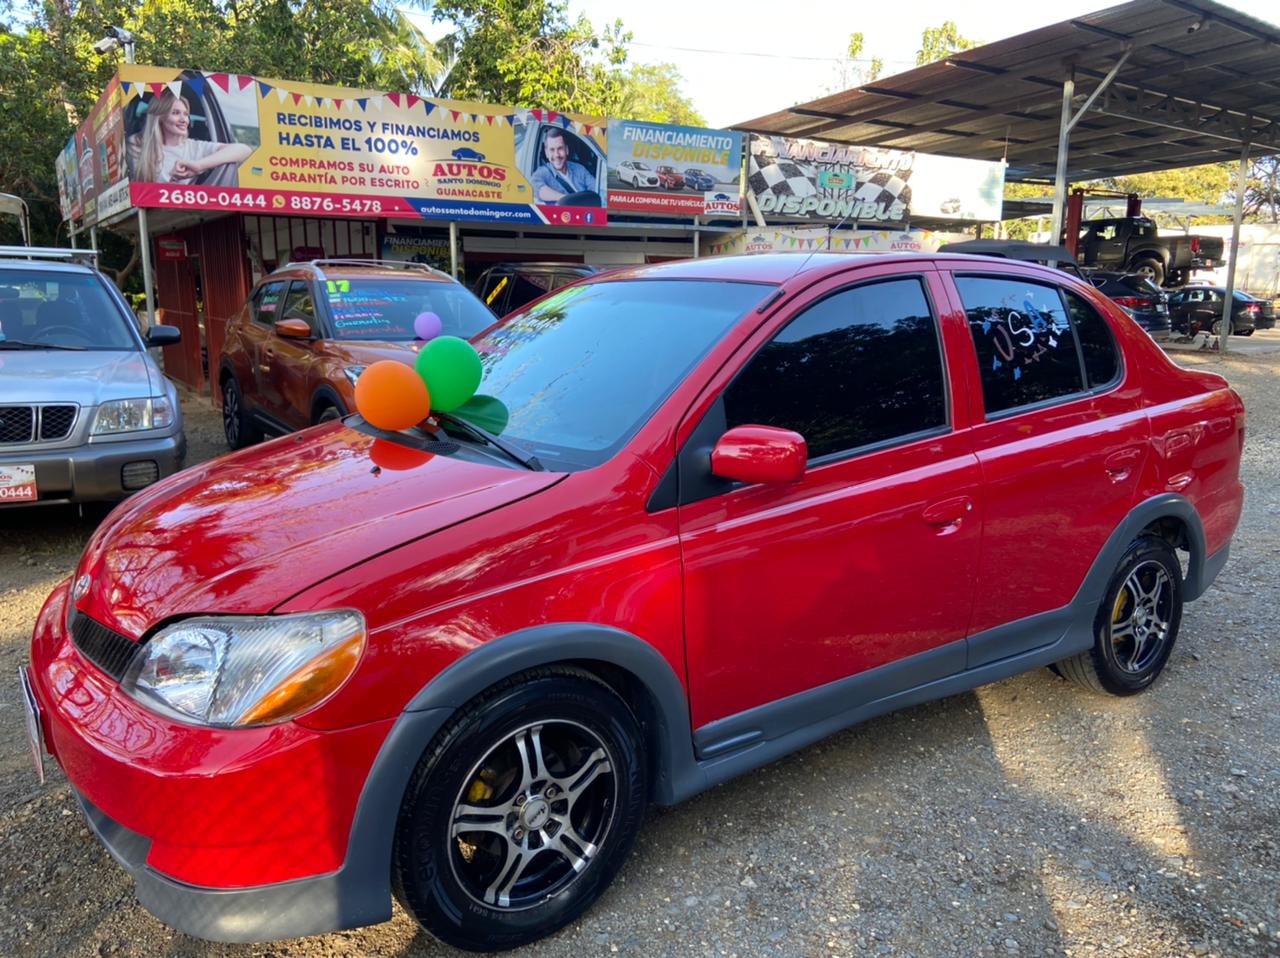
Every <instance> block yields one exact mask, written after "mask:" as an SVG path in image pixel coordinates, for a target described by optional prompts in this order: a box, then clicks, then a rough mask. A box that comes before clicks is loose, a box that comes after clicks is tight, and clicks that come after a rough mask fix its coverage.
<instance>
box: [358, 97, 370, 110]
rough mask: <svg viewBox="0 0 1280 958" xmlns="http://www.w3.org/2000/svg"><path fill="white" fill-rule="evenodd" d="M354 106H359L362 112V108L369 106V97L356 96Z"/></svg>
mask: <svg viewBox="0 0 1280 958" xmlns="http://www.w3.org/2000/svg"><path fill="white" fill-rule="evenodd" d="M356 106H358V107H360V110H361V112H363V111H364V110H365V109H366V108H367V107H368V106H369V99H368V97H359V98H357V100H356Z"/></svg>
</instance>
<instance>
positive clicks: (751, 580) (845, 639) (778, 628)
mask: <svg viewBox="0 0 1280 958" xmlns="http://www.w3.org/2000/svg"><path fill="white" fill-rule="evenodd" d="M868 272H870V275H869V276H868ZM859 276H860V277H867V278H866V279H859V280H858V281H857V282H855V283H850V282H849V281H848V280H832V281H829V282H827V283H824V284H822V285H820V286H819V287H817V288H816V289H814V290H812V291H811V292H809V293H808V294H807V295H805V296H804V297H803V298H802V299H800V300H799V302H798V304H797V305H796V306H794V307H793V308H791V309H790V310H788V311H787V313H786V314H785V316H784V317H780V318H779V319H778V320H776V321H774V322H773V323H771V324H769V327H768V328H767V329H765V330H762V331H761V332H759V333H757V335H756V336H755V337H754V338H753V339H752V340H751V341H750V342H749V343H748V344H746V345H745V346H744V347H743V350H742V351H741V352H740V353H739V355H740V356H742V357H743V359H742V360H739V364H738V368H736V371H734V370H731V369H726V370H724V371H722V372H721V374H720V378H719V380H718V381H717V383H715V384H713V387H712V388H713V390H714V389H718V390H720V391H719V394H718V396H717V397H716V398H715V400H714V402H713V403H712V404H711V405H710V407H709V408H708V409H707V410H706V412H705V414H701V412H699V413H698V418H697V425H696V427H694V428H693V429H692V433H691V435H690V436H689V438H688V440H687V442H685V443H684V444H683V447H682V451H681V454H680V460H679V485H680V499H681V502H680V505H679V522H680V542H681V549H682V555H683V562H684V612H685V636H686V650H687V651H686V654H687V659H688V668H689V686H690V696H691V702H692V711H693V720H694V726H695V728H696V729H698V730H699V731H698V733H697V736H696V741H697V744H698V748H699V750H700V753H701V754H702V755H704V756H709V755H712V754H716V753H717V752H718V751H720V750H722V749H724V748H726V747H727V746H726V745H725V742H729V743H732V742H735V741H740V740H741V736H740V735H739V734H738V732H737V731H736V729H737V725H738V724H741V723H742V722H747V723H748V724H752V725H753V727H754V728H755V730H756V732H758V731H759V726H758V725H755V724H754V723H756V719H755V716H757V715H759V714H760V710H761V707H764V708H765V709H781V710H782V713H787V714H788V715H791V716H792V718H783V719H781V721H782V723H783V725H787V724H789V723H791V722H793V721H794V722H798V723H799V724H808V723H810V720H813V721H816V718H817V713H815V712H813V711H812V710H811V709H809V710H805V709H801V711H802V712H803V713H804V714H803V715H800V716H799V718H798V719H797V718H795V713H794V710H793V709H792V706H795V705H796V704H797V703H798V702H799V701H800V699H798V698H797V696H799V695H800V694H801V693H805V692H807V691H809V690H813V689H816V688H817V687H819V686H824V685H827V684H828V683H833V682H838V681H839V680H845V679H848V680H850V681H855V680H854V679H852V678H851V677H854V676H864V677H866V679H865V681H864V682H861V683H860V685H859V687H858V688H857V689H854V688H850V687H847V686H844V685H842V686H839V687H838V691H835V692H834V693H833V692H832V690H828V691H827V692H825V693H823V697H824V702H825V705H824V706H823V707H824V708H834V709H836V710H841V709H843V708H848V707H853V706H855V705H857V704H858V702H860V701H862V700H864V699H870V698H877V697H880V696H882V695H884V694H887V693H888V692H889V691H893V690H896V689H897V688H899V687H905V686H908V685H915V684H919V683H920V682H924V681H928V680H930V679H932V678H937V677H940V676H941V675H945V674H950V673H951V672H953V671H956V670H958V669H959V668H961V667H963V662H964V642H963V639H964V636H965V630H966V626H967V624H968V619H969V610H970V605H971V602H972V595H973V588H974V575H975V572H976V568H977V562H978V546H979V539H980V518H979V517H980V515H981V501H980V500H981V481H980V473H979V469H978V465H977V459H976V458H975V457H974V455H973V453H972V451H971V449H970V447H969V442H968V438H967V437H966V436H965V435H964V434H963V433H960V432H956V431H955V430H954V429H953V428H952V413H953V412H954V411H955V410H956V409H957V408H959V409H960V410H961V412H962V413H963V410H964V405H963V403H960V404H959V406H957V401H956V400H957V395H958V394H959V390H960V388H961V387H959V386H958V385H957V384H956V383H955V381H954V380H953V379H952V377H950V376H949V375H948V374H947V371H946V365H945V358H944V354H943V350H942V346H941V337H940V332H939V322H938V317H937V313H936V311H935V310H934V309H933V306H932V303H933V302H935V301H936V299H937V295H938V291H937V289H936V288H935V284H936V275H935V274H934V273H933V272H932V270H928V269H924V270H921V271H919V272H914V273H911V274H907V275H903V274H902V273H901V267H896V266H894V267H889V266H881V267H877V268H876V270H874V271H863V272H862V273H860V274H859ZM730 376H732V379H731V381H727V382H726V380H728V379H729V377H730ZM702 408H703V407H701V406H700V407H699V410H701V409H702ZM691 423H692V418H691V420H690V423H689V425H691ZM745 424H757V425H770V426H780V427H785V428H788V429H793V430H795V431H797V432H799V433H800V434H801V435H803V436H805V438H806V440H807V442H808V447H809V462H808V467H807V471H806V474H805V475H804V477H803V479H802V480H801V481H799V482H796V483H794V484H788V485H763V484H733V483H729V482H727V481H725V480H721V479H718V478H716V477H714V476H712V475H711V473H710V458H709V455H708V453H709V451H710V449H711V447H712V446H714V444H715V442H716V440H717V439H718V438H719V437H720V436H721V435H722V434H723V433H724V432H725V431H726V429H728V428H731V427H734V426H738V425H745ZM686 428H688V425H687V426H686ZM902 660H909V661H910V662H911V663H912V664H910V665H908V666H907V667H905V668H899V669H897V670H895V671H893V672H892V674H889V669H892V668H893V666H894V663H898V664H901V663H902ZM885 667H889V669H886V668H885ZM833 688H834V687H833ZM749 710H757V711H754V712H752V711H749ZM775 714H781V713H775ZM731 716H736V717H737V718H736V720H730V718H729V717H731ZM726 723H727V724H726ZM774 731H775V732H777V734H783V733H784V732H785V731H786V729H785V728H782V727H777V728H775V729H774Z"/></svg>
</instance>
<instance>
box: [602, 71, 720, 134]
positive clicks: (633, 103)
mask: <svg viewBox="0 0 1280 958" xmlns="http://www.w3.org/2000/svg"><path fill="white" fill-rule="evenodd" d="M683 82H684V78H683V77H682V76H681V75H680V71H679V70H678V69H676V67H675V65H674V64H671V63H634V64H632V65H631V68H630V69H629V70H628V71H627V72H626V73H625V74H624V75H623V78H622V93H621V102H620V103H619V109H618V115H619V116H624V117H626V118H627V119H630V120H650V121H652V122H654V123H677V124H680V125H681V126H706V123H707V121H706V120H704V119H703V118H702V114H701V113H699V112H698V111H697V109H696V108H695V107H694V105H693V103H692V102H691V101H690V100H689V98H688V97H686V96H685V95H684V94H683V93H681V92H680V84H681V83H683Z"/></svg>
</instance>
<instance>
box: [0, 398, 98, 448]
mask: <svg viewBox="0 0 1280 958" xmlns="http://www.w3.org/2000/svg"><path fill="white" fill-rule="evenodd" d="M78 409H79V407H77V406H73V405H50V406H0V445H4V444H6V443H7V444H11V445H17V444H19V443H29V442H57V441H58V440H60V439H66V438H67V437H68V436H69V435H71V427H72V426H74V425H75V423H76V412H77V411H78Z"/></svg>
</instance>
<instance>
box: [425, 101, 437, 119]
mask: <svg viewBox="0 0 1280 958" xmlns="http://www.w3.org/2000/svg"><path fill="white" fill-rule="evenodd" d="M422 105H423V106H424V107H426V108H427V116H430V115H431V111H432V110H434V109H435V108H436V105H435V104H434V103H432V102H431V101H430V100H423V101H422Z"/></svg>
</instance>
